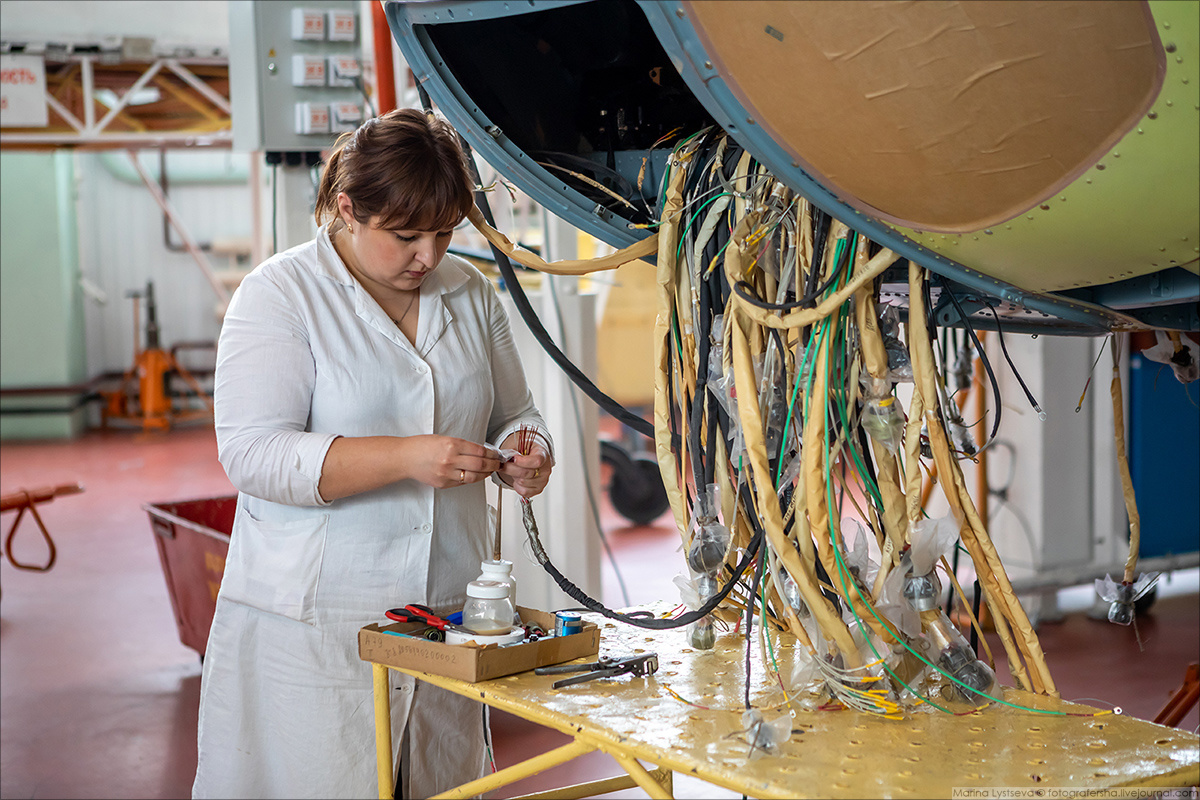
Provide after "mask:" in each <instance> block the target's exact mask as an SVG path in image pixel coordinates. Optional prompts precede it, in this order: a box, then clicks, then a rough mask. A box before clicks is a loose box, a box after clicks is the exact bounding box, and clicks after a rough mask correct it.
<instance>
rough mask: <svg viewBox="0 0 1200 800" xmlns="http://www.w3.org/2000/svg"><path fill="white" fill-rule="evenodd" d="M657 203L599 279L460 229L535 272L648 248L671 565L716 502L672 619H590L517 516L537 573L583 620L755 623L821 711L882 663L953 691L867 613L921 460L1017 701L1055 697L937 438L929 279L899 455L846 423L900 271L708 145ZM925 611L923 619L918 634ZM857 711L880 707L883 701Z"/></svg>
mask: <svg viewBox="0 0 1200 800" xmlns="http://www.w3.org/2000/svg"><path fill="white" fill-rule="evenodd" d="M659 197H660V203H659V208H658V212H659V220H658V224H657V228H658V231H657V233H656V235H655V236H653V237H651V238H650V239H647V240H644V241H642V242H640V243H639V244H638V245H635V246H634V247H631V248H627V250H626V251H622V252H620V253H617V254H614V255H613V256H610V257H606V258H605V259H603V260H602V263H601V262H591V263H587V262H556V263H555V264H547V263H546V262H544V261H541V260H540V259H539V258H537V257H536V256H533V255H532V254H529V253H527V252H524V251H521V250H520V248H517V247H516V246H514V245H512V243H511V242H509V241H508V240H507V239H505V238H504V237H503V235H502V234H499V233H498V232H496V231H495V230H494V229H492V228H490V226H487V225H486V224H483V221H482V220H481V219H478V218H473V221H474V222H475V224H476V226H477V227H479V228H480V230H481V232H483V233H484V235H485V236H487V237H488V239H489V240H490V241H491V242H492V244H493V245H494V246H495V247H496V248H497V249H498V250H500V251H502V252H504V253H505V254H506V255H507V256H509V257H513V258H514V260H518V261H520V262H521V263H522V264H525V265H526V266H530V267H533V268H535V269H541V270H543V271H546V272H551V273H558V274H582V273H584V272H588V271H592V270H594V269H598V268H600V269H607V268H615V267H616V266H619V265H620V264H622V263H625V262H627V261H629V260H631V259H632V258H634V257H641V256H644V255H647V254H648V252H649V251H651V249H652V248H656V254H657V283H658V287H659V314H658V320H657V325H656V339H657V342H658V353H657V365H658V369H657V371H656V378H655V382H656V385H655V395H656V398H655V420H654V432H655V445H656V450H657V456H658V462H659V465H660V468H661V469H662V472H663V478H664V483H665V485H666V487H667V491H668V497H669V499H670V502H671V508H672V511H673V513H674V516H675V520H676V523H677V527H678V530H679V531H680V534H681V537H682V538H683V545H684V550H685V552H690V550H691V547H692V545H693V543H694V538H695V536H696V534H697V531H699V530H700V529H701V527H702V526H701V524H700V522H701V521H700V515H701V513H702V509H704V511H703V513H704V514H706V515H711V514H712V513H713V508H714V504H715V507H716V515H717V516H719V518H720V521H721V522H722V524H723V525H724V527H725V528H726V529H727V530H728V531H729V534H730V537H729V542H728V544H727V547H726V549H725V551H724V553H723V554H722V557H721V561H720V563H719V565H717V567H716V569H715V577H716V579H717V582H718V584H719V585H720V590H719V591H717V592H716V593H714V594H711V595H710V596H708V597H707V598H702V599H703V600H704V602H702V604H701V606H700V607H699V608H694V609H692V610H691V611H690V612H688V613H687V614H684V615H682V616H681V617H679V618H676V619H662V618H653V619H651V618H647V616H645V615H642V616H639V615H626V614H620V613H617V612H614V611H612V610H610V609H606V608H604V607H603V606H602V605H601V604H599V603H597V602H596V601H595V600H592V599H591V598H588V597H587V596H586V595H584V594H583V593H582V592H580V591H579V590H578V588H577V587H574V585H573V584H571V583H570V582H569V581H568V580H567V579H566V578H565V577H564V576H562V575H561V573H559V572H558V571H557V570H556V569H555V568H554V566H553V564H552V563H551V562H550V560H549V558H548V556H547V554H546V553H545V551H544V549H543V548H542V547H541V544H540V542H538V541H537V527H536V521H535V520H533V519H532V513H531V511H530V512H529V513H528V514H526V515H525V522H526V527H527V529H528V530H529V531H530V537H531V543H532V544H533V549H534V552H535V554H536V555H537V557H538V560H539V561H541V562H542V564H543V566H545V568H546V569H547V571H549V572H550V573H551V575H553V576H554V577H555V579H556V581H558V583H559V585H560V586H562V587H563V589H564V591H566V592H567V593H568V594H569V595H571V596H572V597H574V598H576V599H577V600H579V601H580V602H581V603H583V604H584V605H585V606H586V607H588V608H591V609H592V610H595V611H599V612H601V613H604V614H606V615H607V616H610V617H613V618H617V619H622V620H624V621H626V622H631V623H633V624H638V625H641V626H643V627H649V628H667V627H676V626H679V625H683V624H688V623H692V622H695V621H697V620H701V619H703V618H704V617H705V615H708V614H710V613H711V614H713V615H715V616H717V617H719V618H724V619H726V620H727V621H732V620H735V619H737V618H738V617H739V616H740V615H742V614H743V613H744V614H745V615H746V618H747V621H749V619H750V618H751V617H752V616H753V615H754V614H756V613H757V614H759V615H761V617H762V620H763V623H764V625H763V626H760V635H761V631H762V629H763V627H765V626H770V627H771V628H773V629H777V630H787V631H789V632H790V633H791V634H793V635H794V636H795V637H796V638H797V639H798V640H799V641H800V642H801V643H802V644H803V646H804V647H805V648H806V649H807V650H808V652H809V653H810V654H811V657H812V658H814V659H821V661H822V664H821V669H820V670H819V672H820V673H821V674H822V675H823V676H825V677H826V679H828V680H832V681H835V682H836V681H841V682H842V683H844V684H845V686H843V687H842V689H843V690H844V691H841V692H835V693H834V694H836V695H840V696H846V697H849V696H855V695H856V694H857V696H860V697H861V696H864V695H863V691H862V688H861V686H858V687H856V685H855V684H856V682H858V683H861V676H862V675H864V674H865V672H864V670H867V668H868V667H871V668H874V672H876V673H882V672H886V674H887V677H888V678H890V679H891V681H893V682H894V683H895V684H896V685H897V687H896V688H899V686H901V685H902V686H904V687H908V684H907V682H906V679H904V678H902V677H901V676H900V675H898V674H897V673H896V671H895V670H894V669H893V668H892V667H891V666H889V660H888V659H887V658H885V656H887V654H888V653H889V651H893V652H906V653H907V654H908V655H909V656H910V657H911V659H913V660H915V661H916V662H923V663H924V665H926V666H927V667H929V668H930V669H931V670H933V671H937V672H941V673H942V674H943V675H944V676H945V677H946V678H948V679H950V680H955V679H954V677H953V676H952V675H950V674H949V673H947V672H945V671H944V670H942V669H941V668H940V667H938V666H937V665H936V664H934V663H932V662H930V661H929V660H928V658H926V655H925V653H927V652H928V650H927V649H926V650H925V651H922V649H921V648H920V647H919V646H917V644H916V643H915V642H914V637H913V636H912V634H911V633H909V634H905V633H903V632H902V631H901V630H899V629H898V627H897V625H896V624H895V618H894V616H889V615H888V614H887V613H885V612H884V611H883V610H882V608H881V607H882V605H883V591H884V587H885V583H886V579H887V577H888V575H889V574H890V573H891V572H892V571H893V570H896V569H900V568H902V558H903V555H904V553H905V552H906V551H907V550H908V548H909V546H910V544H911V541H910V539H911V536H912V532H913V531H914V529H915V527H916V526H917V524H918V523H919V522H921V520H922V518H923V517H924V510H923V508H922V500H921V482H922V473H921V470H922V450H923V449H924V448H925V446H926V445H927V446H928V452H929V456H928V459H927V460H929V461H932V463H933V464H935V465H936V468H937V472H938V475H939V481H938V485H939V486H940V487H941V489H942V491H943V493H944V494H945V497H946V501H947V502H948V504H949V507H950V509H951V512H952V515H953V518H954V520H955V523H956V525H957V530H958V535H959V541H960V543H961V544H960V546H961V548H962V549H964V550H965V552H966V553H967V554H968V555H969V556H970V558H971V559H972V561H973V566H974V569H975V572H976V574H977V576H978V580H979V582H980V583H981V585H982V588H983V595H984V597H985V599H986V602H987V605H988V610H989V611H990V614H991V619H992V621H993V624H994V625H995V628H996V633H997V635H998V637H999V638H1000V640H1001V642H1002V643H1003V646H1004V648H1005V651H1006V654H1007V656H1008V666H1009V670H1010V672H1011V673H1012V675H1013V677H1014V679H1015V680H1016V681H1017V682H1018V684H1019V685H1020V687H1021V688H1023V689H1027V690H1032V691H1036V692H1041V693H1046V694H1056V690H1055V687H1054V683H1053V680H1052V679H1051V677H1050V674H1049V671H1048V669H1047V667H1046V664H1045V659H1044V656H1043V653H1042V650H1041V647H1040V645H1039V643H1038V640H1037V637H1036V635H1035V634H1034V632H1033V629H1032V627H1031V625H1030V624H1029V620H1028V618H1027V617H1026V615H1025V613H1024V611H1023V610H1022V608H1021V606H1020V603H1019V602H1018V601H1017V599H1016V596H1015V595H1014V593H1013V591H1012V586H1011V584H1010V582H1009V580H1008V577H1007V575H1006V573H1005V570H1004V567H1003V565H1002V564H1001V563H1000V560H999V557H998V556H997V554H996V550H995V548H994V547H993V545H992V543H991V540H990V538H989V537H988V534H987V531H986V528H985V525H984V521H983V520H981V519H980V517H979V514H978V512H977V511H976V508H975V506H974V503H973V501H972V499H971V497H970V496H969V494H968V492H967V490H966V487H965V483H964V480H963V473H962V470H961V468H960V465H959V463H958V456H959V455H960V454H958V453H956V452H955V451H954V449H953V448H952V446H951V444H950V438H949V437H948V435H947V427H948V421H949V420H950V419H951V417H950V415H951V414H952V413H953V412H952V410H951V409H950V408H949V407H948V406H950V405H951V404H950V403H949V402H948V400H947V399H948V394H947V392H946V387H945V383H944V380H943V378H942V375H943V374H944V372H945V370H944V369H941V368H940V367H941V366H942V365H944V362H945V356H944V354H943V357H942V360H941V361H940V362H939V359H938V358H937V355H936V350H935V347H934V337H933V336H932V335H931V332H930V328H929V325H928V320H927V317H926V310H925V309H926V305H927V302H928V301H927V297H928V294H929V292H928V285H927V281H928V276H927V274H926V272H925V271H924V270H923V269H922V268H920V267H918V266H916V265H913V264H908V265H907V267H908V268H907V278H908V283H909V309H908V320H907V325H906V326H905V331H906V339H907V345H906V349H907V355H908V358H909V359H910V360H911V364H912V369H913V393H912V397H911V400H910V401H909V408H908V413H907V421H906V423H905V425H904V429H903V435H902V441H901V442H900V445H899V446H896V447H892V448H888V447H885V446H884V444H883V443H881V442H880V441H879V440H877V439H876V438H874V437H871V436H868V435H867V433H866V431H865V428H864V426H863V425H862V413H863V408H864V402H865V397H864V392H863V386H865V385H874V386H875V387H879V386H885V387H887V389H886V390H887V391H888V392H891V393H892V394H893V395H894V388H893V386H892V384H891V383H890V382H889V362H888V359H889V350H888V347H889V346H894V345H895V344H896V342H895V341H892V342H889V343H888V344H887V345H885V340H884V335H883V332H882V331H881V328H880V314H879V304H880V301H879V294H878V286H879V282H880V280H879V279H880V277H881V276H882V275H883V273H884V272H885V271H887V270H889V269H890V270H892V272H893V273H895V271H897V270H901V269H903V266H904V262H902V261H900V260H899V258H898V257H897V255H896V254H894V253H892V252H891V251H889V250H886V249H883V248H880V247H879V246H878V245H876V244H875V243H873V242H870V241H868V240H867V239H865V238H863V237H861V236H859V235H857V234H855V233H854V232H852V231H851V230H850V229H849V228H848V227H847V226H846V225H845V224H844V223H842V222H840V221H839V220H836V219H834V218H832V217H830V216H829V215H828V214H825V213H823V212H822V211H820V210H819V209H816V208H815V207H813V206H811V205H810V204H809V203H808V202H807V201H806V200H805V199H804V198H802V197H798V196H797V195H795V194H794V193H793V192H792V191H791V190H789V189H788V188H787V187H786V186H785V185H783V184H782V183H780V182H779V181H777V180H776V179H775V178H774V177H773V176H772V175H771V174H770V173H769V172H768V171H767V170H766V169H765V168H763V167H762V165H760V164H758V163H757V162H756V161H755V160H754V159H753V158H752V157H751V156H750V155H749V154H748V153H747V152H745V151H744V150H742V149H741V148H740V147H739V146H738V145H737V144H736V143H734V142H733V141H732V140H731V139H729V138H728V137H727V136H726V135H725V134H724V133H723V132H721V131H719V130H716V129H710V130H706V131H702V132H700V133H698V134H694V135H692V136H691V137H689V138H687V139H685V140H683V141H682V142H680V143H679V144H677V145H676V146H675V149H674V151H673V153H672V155H671V157H670V159H669V161H668V169H667V171H666V173H665V175H664V178H663V186H662V188H661V191H660V194H659ZM475 216H476V217H478V215H475ZM980 355H981V356H982V351H980ZM892 399H893V400H895V401H896V402H898V398H896V397H893V398H892ZM710 487H716V489H715V491H714V490H713V489H711V488H710ZM714 494H715V496H714ZM858 498H861V499H862V505H865V508H864V507H862V506H860V505H859V500H858ZM847 503H850V504H853V505H855V506H856V511H857V512H858V515H859V517H861V518H862V519H863V520H864V521H865V523H866V525H867V526H868V528H869V531H870V533H871V534H872V535H873V537H874V539H875V544H876V546H877V547H876V548H875V549H876V551H877V552H878V554H879V559H880V561H881V563H880V565H879V568H878V571H877V572H876V574H875V575H874V578H873V579H870V580H869V578H868V576H867V575H866V574H864V573H863V571H862V570H861V568H860V567H859V566H855V567H852V566H851V564H850V563H849V560H850V559H849V557H850V555H851V553H850V547H849V545H848V543H847V541H846V538H847V537H844V536H843V531H842V530H841V528H842V523H841V522H840V520H841V519H842V512H843V507H844V506H846V504H847ZM942 564H943V568H945V567H946V564H945V559H944V558H943V559H942ZM949 577H950V578H951V582H952V584H953V585H954V588H955V590H956V591H957V592H958V594H959V596H960V599H963V600H964V601H965V598H962V597H961V595H962V590H961V588H959V587H958V584H957V580H955V579H954V575H953V572H949ZM868 580H869V582H868ZM964 605H965V602H964ZM930 613H931V612H924V613H922V615H921V623H922V625H923V626H924V625H926V624H927V622H929V619H928V615H929V614H930ZM932 613H940V612H932ZM879 665H882V669H879ZM855 675H857V676H859V678H856V679H851V677H849V676H855ZM908 688H911V687H908ZM785 690H786V687H785ZM869 691H870V694H871V696H873V697H881V696H882V695H881V694H880V691H879V690H877V689H875V688H871V689H870V690H869ZM748 692H749V690H748V689H747V695H748ZM997 699H998V698H997ZM747 702H749V698H748V697H747ZM930 702H931V704H932V705H935V706H936V703H932V701H930ZM1001 702H1003V701H1001ZM856 705H861V706H862V707H864V708H869V707H874V708H875V709H876V710H877V711H878V713H884V714H890V713H894V712H895V710H896V706H895V704H894V703H891V702H874V701H872V702H869V703H861V704H856ZM938 707H940V706H938Z"/></svg>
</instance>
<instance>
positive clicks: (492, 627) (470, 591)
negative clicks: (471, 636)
mask: <svg viewBox="0 0 1200 800" xmlns="http://www.w3.org/2000/svg"><path fill="white" fill-rule="evenodd" d="M508 589H509V587H508V584H505V583H500V582H499V581H471V582H470V583H468V584H467V602H466V605H464V606H463V627H464V628H466V629H467V630H469V631H471V632H472V633H479V634H483V635H485V636H495V635H498V634H505V633H508V632H509V631H511V630H512V628H513V623H512V619H513V605H512V600H510V599H509V596H508Z"/></svg>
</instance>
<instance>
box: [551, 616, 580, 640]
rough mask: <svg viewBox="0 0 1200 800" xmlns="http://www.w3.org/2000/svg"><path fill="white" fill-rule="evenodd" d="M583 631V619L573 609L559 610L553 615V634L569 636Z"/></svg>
mask: <svg viewBox="0 0 1200 800" xmlns="http://www.w3.org/2000/svg"><path fill="white" fill-rule="evenodd" d="M582 631H583V619H582V618H581V617H580V616H579V615H578V614H576V613H575V612H574V611H559V612H557V613H555V615H554V635H555V636H570V635H571V634H572V633H580V632H582Z"/></svg>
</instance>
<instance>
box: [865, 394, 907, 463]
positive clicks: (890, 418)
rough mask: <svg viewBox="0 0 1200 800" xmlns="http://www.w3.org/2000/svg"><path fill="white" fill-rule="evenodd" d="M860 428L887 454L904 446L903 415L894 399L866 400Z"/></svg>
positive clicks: (898, 403)
mask: <svg viewBox="0 0 1200 800" xmlns="http://www.w3.org/2000/svg"><path fill="white" fill-rule="evenodd" d="M862 426H863V427H864V428H865V429H866V431H867V433H868V434H869V435H870V437H871V438H872V439H874V440H875V441H877V442H879V443H880V444H882V445H883V446H884V447H886V448H887V450H888V452H889V453H895V452H896V451H897V450H899V449H900V447H901V446H902V445H903V444H904V413H903V412H902V411H901V410H900V402H899V401H898V400H896V398H894V397H890V396H889V397H885V398H882V399H880V400H867V402H866V403H864V404H863V410H862Z"/></svg>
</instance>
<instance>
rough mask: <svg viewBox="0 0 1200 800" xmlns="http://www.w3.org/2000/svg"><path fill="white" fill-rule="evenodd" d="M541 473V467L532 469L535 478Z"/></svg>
mask: <svg viewBox="0 0 1200 800" xmlns="http://www.w3.org/2000/svg"><path fill="white" fill-rule="evenodd" d="M541 474H542V471H541V469H535V470H534V471H533V477H535V478H536V477H537V476H538V475H541Z"/></svg>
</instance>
